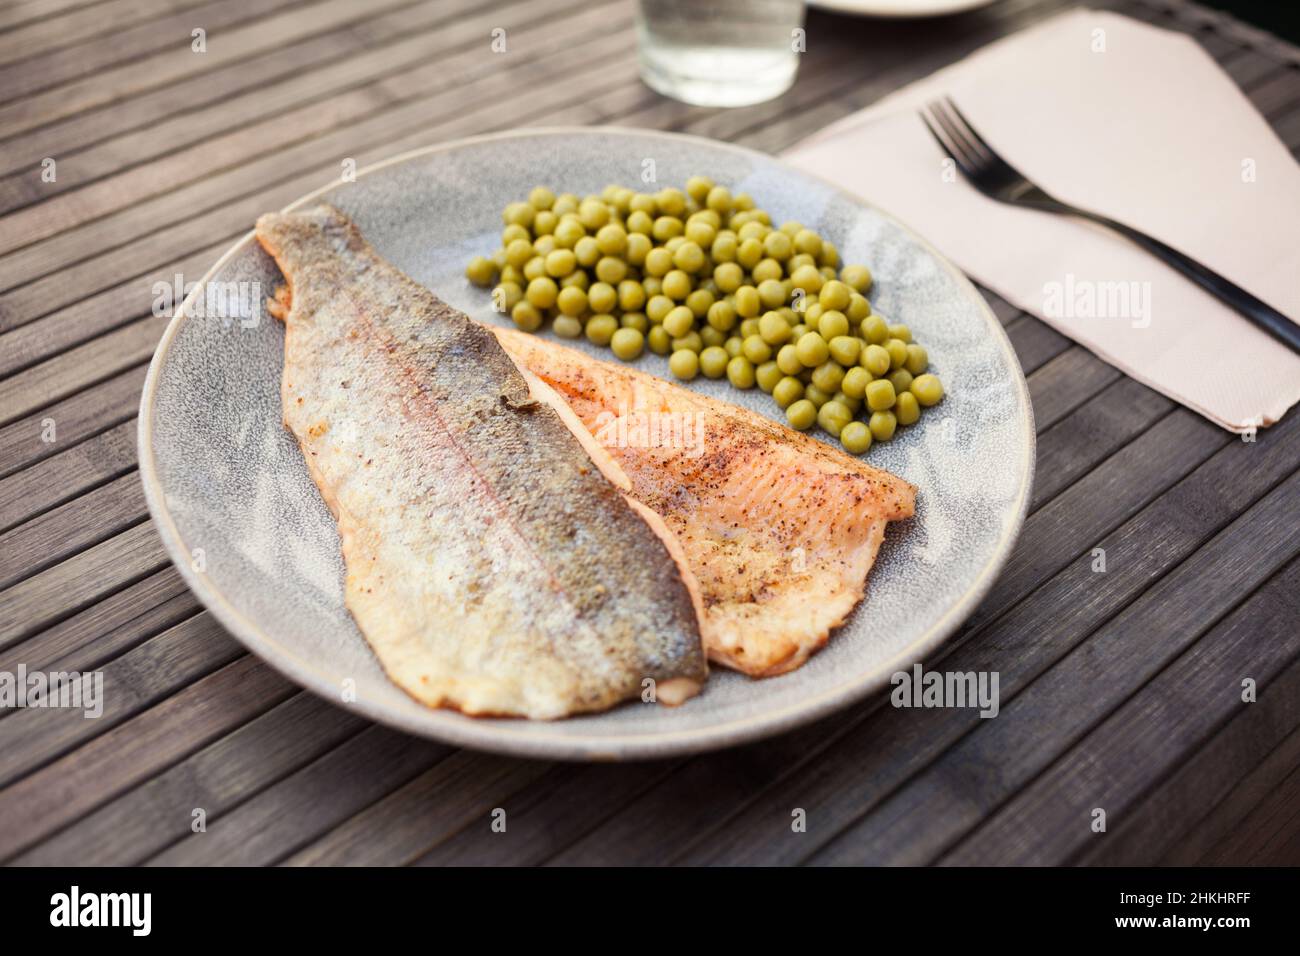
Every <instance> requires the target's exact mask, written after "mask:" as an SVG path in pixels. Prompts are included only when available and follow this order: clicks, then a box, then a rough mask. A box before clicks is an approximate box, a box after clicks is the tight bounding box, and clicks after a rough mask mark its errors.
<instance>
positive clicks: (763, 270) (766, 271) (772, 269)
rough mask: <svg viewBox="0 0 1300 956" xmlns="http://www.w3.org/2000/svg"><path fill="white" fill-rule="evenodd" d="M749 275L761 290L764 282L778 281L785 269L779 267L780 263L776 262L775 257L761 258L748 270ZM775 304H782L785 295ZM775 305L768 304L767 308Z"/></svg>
mask: <svg viewBox="0 0 1300 956" xmlns="http://www.w3.org/2000/svg"><path fill="white" fill-rule="evenodd" d="M750 275H752V276H753V277H754V281H755V282H757V283H758V288H759V291H760V292H761V291H762V288H763V284H764V283H765V282H779V280H780V279H781V277H782V276H783V275H785V271H784V270H783V269H782V268H781V263H779V262H777V261H776V260H775V259H763V260H762V261H760V262H759V263H758V265H756V266H754V268H753V269H751V270H750ZM783 288H784V286H783ZM776 304H777V305H784V304H785V297H784V296H782V297H781V301H780V302H778V303H776ZM775 307H776V306H768V308H775Z"/></svg>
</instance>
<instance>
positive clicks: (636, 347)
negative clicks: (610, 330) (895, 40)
mask: <svg viewBox="0 0 1300 956" xmlns="http://www.w3.org/2000/svg"><path fill="white" fill-rule="evenodd" d="M609 347H610V348H611V349H613V351H614V354H615V355H617V356H618V357H619V358H621V359H622V360H623V361H624V362H631V361H632V360H633V359H635V358H638V357H639V356H640V355H641V351H642V350H643V349H644V348H645V336H643V335H642V334H641V333H640V332H638V331H637V330H636V329H629V328H622V329H619V330H618V331H617V332H615V333H614V334H613V335H612V336H610V339H609Z"/></svg>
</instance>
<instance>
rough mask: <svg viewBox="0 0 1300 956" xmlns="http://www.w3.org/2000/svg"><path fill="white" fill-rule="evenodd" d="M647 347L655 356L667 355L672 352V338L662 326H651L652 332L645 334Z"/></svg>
mask: <svg viewBox="0 0 1300 956" xmlns="http://www.w3.org/2000/svg"><path fill="white" fill-rule="evenodd" d="M645 342H646V346H647V347H648V348H649V349H650V351H651V352H654V354H655V355H667V354H668V353H669V352H670V351H672V347H673V339H672V336H671V335H669V334H668V333H667V332H665V331H664V327H663V326H662V325H652V326H650V331H649V332H647V333H646V334H645Z"/></svg>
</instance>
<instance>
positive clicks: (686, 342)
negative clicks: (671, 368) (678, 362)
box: [673, 329, 704, 355]
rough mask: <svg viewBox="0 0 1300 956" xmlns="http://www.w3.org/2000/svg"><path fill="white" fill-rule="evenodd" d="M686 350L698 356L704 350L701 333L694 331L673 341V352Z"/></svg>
mask: <svg viewBox="0 0 1300 956" xmlns="http://www.w3.org/2000/svg"><path fill="white" fill-rule="evenodd" d="M678 349H686V350H687V351H688V352H695V353H696V354H697V355H698V354H699V353H700V352H701V351H703V349H704V339H702V338H700V333H699V332H696V331H695V330H694V329H692V330H691V331H690V332H687V333H686V334H685V335H682V336H679V337H678V338H675V339H673V351H674V352H676V351H677V350H678Z"/></svg>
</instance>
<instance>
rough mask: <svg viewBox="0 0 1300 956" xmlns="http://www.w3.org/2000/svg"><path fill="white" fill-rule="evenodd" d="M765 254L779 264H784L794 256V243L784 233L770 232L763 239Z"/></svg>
mask: <svg viewBox="0 0 1300 956" xmlns="http://www.w3.org/2000/svg"><path fill="white" fill-rule="evenodd" d="M763 252H764V254H766V255H767V256H768V257H769V258H772V259H775V260H776V261H777V262H784V261H785V260H786V259H789V258H790V257H791V256H792V255H794V242H792V241H791V239H790V237H789V236H787V235H786V234H785V233H784V232H769V233H768V234H767V235H766V236H765V237H763Z"/></svg>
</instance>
